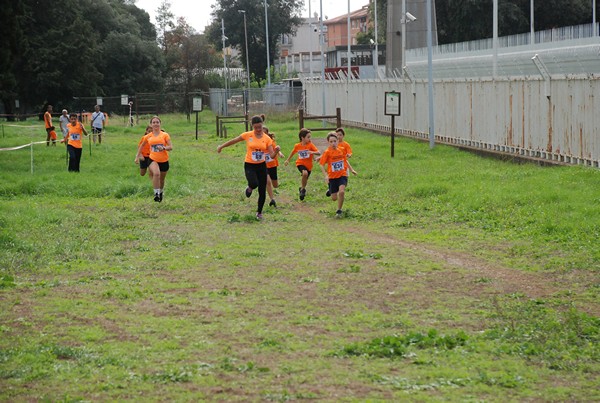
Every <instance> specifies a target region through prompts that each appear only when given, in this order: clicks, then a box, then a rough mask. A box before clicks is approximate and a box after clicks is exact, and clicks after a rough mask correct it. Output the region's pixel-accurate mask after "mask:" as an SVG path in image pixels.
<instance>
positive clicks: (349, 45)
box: [346, 0, 352, 93]
mask: <svg viewBox="0 0 600 403" xmlns="http://www.w3.org/2000/svg"><path fill="white" fill-rule="evenodd" d="M350 35H351V30H350V0H348V77H346V93H348V84H349V83H350V74H351V70H352V48H351V43H350Z"/></svg>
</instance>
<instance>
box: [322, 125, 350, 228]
mask: <svg viewBox="0 0 600 403" xmlns="http://www.w3.org/2000/svg"><path fill="white" fill-rule="evenodd" d="M327 142H328V143H329V147H328V148H327V150H325V152H324V153H323V155H322V156H321V159H320V160H319V164H320V166H321V171H323V174H324V175H325V181H326V182H328V184H329V192H330V193H331V199H332V200H333V201H336V200H337V206H338V209H337V211H336V212H335V217H336V218H342V214H343V211H342V207H343V205H344V196H345V194H346V185H347V184H348V173H347V171H346V168H348V169H349V170H350V172H352V173H353V174H354V175H356V171H355V170H354V169H353V168H352V166H351V165H350V164H349V163H348V159H347V152H346V149H345V148H343V147H339V146H338V137H337V135H336V133H335V132H329V134H327ZM325 164H327V172H325Z"/></svg>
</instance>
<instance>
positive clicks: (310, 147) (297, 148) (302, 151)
mask: <svg viewBox="0 0 600 403" xmlns="http://www.w3.org/2000/svg"><path fill="white" fill-rule="evenodd" d="M309 151H314V152H319V149H318V148H317V146H315V145H314V144H313V143H307V144H302V143H296V144H295V145H294V149H293V150H292V152H291V153H290V156H292V155H294V154H295V153H298V159H297V160H296V166H298V165H304V166H305V167H306V169H308V170H309V171H312V167H313V155H312V153H310V152H309Z"/></svg>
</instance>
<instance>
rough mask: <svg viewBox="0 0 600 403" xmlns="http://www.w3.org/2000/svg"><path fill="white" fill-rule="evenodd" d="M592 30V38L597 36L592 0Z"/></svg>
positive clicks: (594, 0)
mask: <svg viewBox="0 0 600 403" xmlns="http://www.w3.org/2000/svg"><path fill="white" fill-rule="evenodd" d="M592 30H593V31H594V33H593V34H592V36H598V30H597V29H596V0H592Z"/></svg>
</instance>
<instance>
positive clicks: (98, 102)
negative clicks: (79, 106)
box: [96, 97, 102, 106]
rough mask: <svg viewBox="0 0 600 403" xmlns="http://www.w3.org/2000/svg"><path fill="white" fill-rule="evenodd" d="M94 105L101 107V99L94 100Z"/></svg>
mask: <svg viewBox="0 0 600 403" xmlns="http://www.w3.org/2000/svg"><path fill="white" fill-rule="evenodd" d="M96 105H98V106H102V97H98V98H96Z"/></svg>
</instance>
